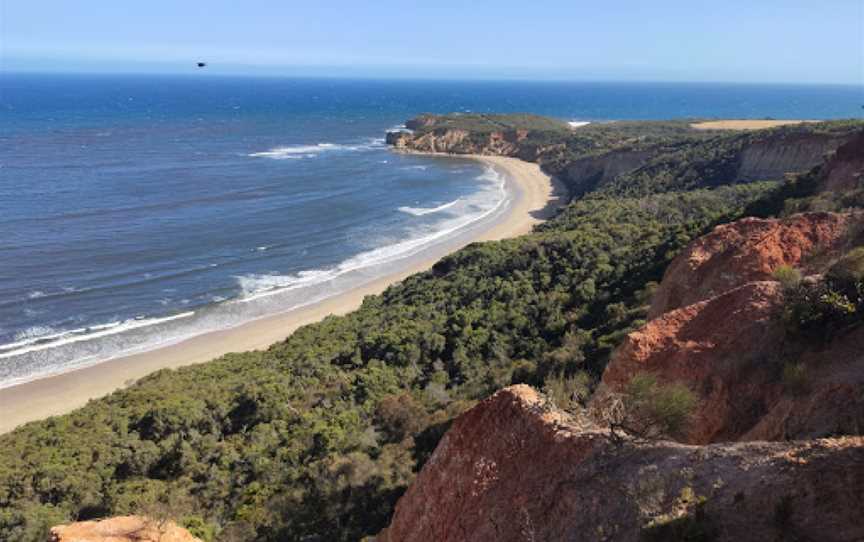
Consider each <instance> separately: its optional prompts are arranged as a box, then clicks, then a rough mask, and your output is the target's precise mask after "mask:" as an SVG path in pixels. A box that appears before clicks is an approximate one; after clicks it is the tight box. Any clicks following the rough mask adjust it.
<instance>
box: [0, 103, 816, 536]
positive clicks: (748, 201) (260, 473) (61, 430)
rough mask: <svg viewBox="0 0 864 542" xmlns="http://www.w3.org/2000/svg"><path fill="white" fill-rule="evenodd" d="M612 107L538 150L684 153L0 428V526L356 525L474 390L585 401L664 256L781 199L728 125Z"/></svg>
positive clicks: (350, 530) (376, 512)
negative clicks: (642, 115) (632, 118)
mask: <svg viewBox="0 0 864 542" xmlns="http://www.w3.org/2000/svg"><path fill="white" fill-rule="evenodd" d="M467 118H468V116H459V121H460V122H465V121H466V119H467ZM470 118H471V122H475V121H476V122H486V123H493V122H494V123H499V124H500V123H502V122H510V123H511V124H510V127H513V128H515V127H518V126H520V124H519V123H523V122H529V121H530V122H535V120H532V119H533V117H532V118H531V119H529V118H528V117H524V118H521V120H519V119H516V120H511V121H506V120H505V118H504V117H497V116H489V115H485V116H482V117H481V118H474V116H471V117H470ZM507 118H510V119H513V117H507ZM517 120H518V122H517ZM538 122H539V121H538ZM549 122H552V123H557V121H549ZM615 124H616V125H617V126H615V127H609V126H603V125H600V126H597V127H591V129H590V130H586V131H585V132H583V130H584V129H579V130H576V131H570V130H569V129H567V130H566V131H563V130H560V129H559V128H558V127H556V126H551V127H549V129H548V130H544V131H543V132H542V134H541V135H538V136H536V137H537V138H538V139H537V141H540V140H543V141H559V142H563V143H564V145H563V146H562V147H561V148H563V149H564V151H561V154H560V155H558V157H557V158H555V159H554V160H553V159H552V158H549V161H546V162H544V164H548V165H549V167H553V166H554V165H556V164H557V166H558V167H564V166H565V165H566V163H567V161H568V160H570V159H571V158H572V157H574V156H575V157H579V156H587V155H589V154H592V153H597V152H606V151H609V150H610V149H613V148H618V147H622V148H623V147H626V148H636V147H638V148H644V149H654V150H653V151H651V152H653V153H655V154H656V155H658V156H659V155H663V154H664V153H666V152H667V151H669V152H673V154H672V155H669V156H674V157H676V158H675V160H671V159H661V158H662V157H660V158H656V164H658V165H656V167H654V166H652V167H654V169H651V170H650V171H651V173H646V174H642V173H640V174H639V175H636V174H634V175H631V176H630V177H628V178H629V179H630V181H628V182H626V183H625V182H623V181H622V182H618V181H617V180H616V181H615V182H611V183H608V184H607V185H605V186H602V187H598V189H597V191H595V192H593V193H591V194H588V195H586V197H584V198H581V199H579V200H577V201H574V202H573V203H572V204H570V205H569V206H568V207H567V208H566V209H565V210H564V211H563V212H562V213H561V215H560V216H559V217H557V218H555V219H553V220H550V221H549V222H547V223H546V224H544V225H543V226H542V227H540V228H538V229H537V231H536V232H535V233H533V234H531V235H526V236H523V237H520V238H518V239H510V240H506V241H501V242H494V243H476V244H472V245H470V246H468V247H466V248H465V249H463V250H461V251H459V252H457V253H455V254H453V255H451V256H449V257H446V258H444V259H443V260H441V261H440V262H439V263H437V264H436V265H435V266H434V267H433V269H431V270H430V271H428V272H426V273H421V274H418V275H414V276H412V277H410V278H408V279H406V280H405V281H404V282H402V283H401V284H398V285H396V286H393V287H391V288H389V289H388V290H387V291H386V292H384V293H383V294H382V295H379V296H372V297H368V298H367V299H366V300H365V301H364V303H363V306H362V307H361V308H360V309H359V310H358V311H356V312H354V313H352V314H349V315H347V316H342V317H330V318H327V319H325V320H324V321H322V322H320V323H317V324H313V325H309V326H306V327H304V328H301V329H299V330H298V331H297V332H295V333H294V334H293V335H292V336H291V337H290V338H289V339H288V340H286V341H285V342H282V343H279V344H275V345H273V346H272V347H271V348H270V349H268V350H267V351H265V352H248V353H243V354H230V355H227V356H224V357H222V358H219V359H217V360H214V361H212V362H210V363H207V364H203V365H200V366H193V367H187V368H183V369H179V370H175V371H170V370H163V371H159V372H157V373H154V374H152V375H150V376H148V377H146V378H144V379H142V380H141V381H139V382H138V383H136V384H134V385H132V386H130V387H129V388H127V389H125V390H122V391H118V392H116V393H114V394H112V395H110V396H108V397H106V398H103V399H100V400H97V401H92V402H90V403H89V404H88V405H87V406H85V407H84V408H81V409H79V410H77V411H75V412H73V413H71V414H68V415H65V416H60V417H55V418H51V419H48V420H45V421H41V422H38V423H32V424H28V425H26V426H24V427H22V428H19V429H18V430H16V431H14V432H13V433H10V434H7V435H3V436H0V540H10V541H19V540H24V541H31V540H32V541H35V540H39V541H42V540H44V539H45V531H46V529H47V527H48V526H50V525H54V524H57V523H60V522H62V521H65V520H69V519H88V518H93V517H101V516H105V515H112V514H122V513H129V512H145V513H146V512H148V511H153V510H165V509H167V510H170V511H171V514H172V515H173V517H175V518H178V520H179V521H181V522H182V523H183V524H185V525H188V526H190V527H192V528H194V530H195V532H196V533H200V534H201V535H202V536H203V537H205V538H206V539H213V538H216V539H219V540H253V539H254V540H280V541H281V540H301V539H302V540H357V539H359V538H362V537H363V536H365V535H370V534H374V533H376V532H377V531H379V530H380V529H381V528H382V527H384V526H385V525H386V523H387V522H388V520H389V517H390V514H391V512H392V510H393V506H394V503H395V502H396V500H397V499H398V497H399V496H400V495H401V494H402V492H403V491H404V490H405V488H406V487H407V484H408V483H410V481H411V480H412V479H413V477H414V475H415V473H416V472H417V470H418V469H419V468H420V467H421V466H422V464H423V463H424V462H425V461H426V460H427V459H428V457H429V455H430V454H431V453H432V451H433V450H434V448H435V446H436V444H437V443H438V441H439V439H440V438H441V436H442V435H443V433H444V432H445V431H446V429H447V427H448V426H449V424H450V422H451V421H452V419H453V418H454V417H455V416H456V415H458V414H459V413H460V412H463V411H464V410H465V409H467V408H470V406H472V405H473V404H474V402H475V401H477V400H479V399H482V398H484V397H486V396H487V395H489V394H490V393H492V392H494V391H495V390H496V389H498V388H500V387H502V386H506V385H508V384H511V383H520V382H525V383H529V384H532V385H535V386H538V387H541V388H544V387H545V389H546V390H548V391H549V392H550V393H551V394H552V395H553V396H554V397H555V399H556V400H558V401H561V402H564V403H567V404H568V405H575V404H576V403H579V402H580V401H582V400H584V396H585V395H586V394H587V393H588V392H589V391H590V389H591V388H592V387H593V385H594V384H595V383H596V381H597V379H598V378H599V375H600V374H601V373H602V371H603V368H604V367H605V364H606V362H607V359H608V357H609V354H610V352H611V351H612V349H613V348H614V347H615V346H616V345H617V344H619V343H620V341H621V340H622V338H623V337H624V336H625V334H626V333H627V332H629V331H630V330H632V329H634V328H635V327H637V326H639V325H641V324H642V323H643V322H644V318H645V314H646V311H647V304H648V303H649V302H650V294H651V292H652V291H653V288H654V287H656V283H657V281H659V280H660V278H661V277H662V274H663V271H664V269H665V267H666V266H667V264H668V263H669V261H670V260H671V259H672V258H673V257H674V256H675V254H676V253H677V252H678V251H679V250H680V249H681V248H682V247H683V246H684V245H685V244H686V243H688V242H689V241H690V240H692V239H693V238H695V237H697V236H699V235H701V234H703V233H704V232H706V231H707V230H709V229H710V228H712V227H713V226H714V225H716V224H718V223H722V222H726V221H730V220H734V219H736V218H738V217H740V216H742V214H743V213H745V212H746V211H745V210H746V209H753V208H754V205H757V203H758V204H760V205H762V208H767V207H768V203H771V202H776V200H777V199H778V196H777V193H778V190H779V188H778V186H779V184H778V183H776V182H763V183H753V184H737V185H725V184H724V182H723V175H724V172H725V171H726V169H725V168H726V166H725V165H724V164H725V160H726V158H724V157H725V156H726V154H725V151H724V152H718V153H717V154H716V163H715V162H714V160H715V158H712V156H714V154H712V153H711V152H710V147H709V146H707V145H708V143H709V142H710V141H714V140H716V139H717V138H723V137H731V138H732V139H733V140H734V139H735V138H737V137H739V136H737V135H736V136H717V135H716V134H711V135H704V134H702V133H699V134H698V135H691V134H690V132H691V131H690V130H689V129H688V128H686V126H684V124H683V123H647V124H644V125H642V126H641V128H640V124H639V123H615ZM557 125H560V123H557ZM814 126H819V125H814ZM586 128H589V127H586ZM577 134H582V135H577ZM585 134H587V135H585ZM532 137H534V136H532ZM556 138H557V139H556ZM529 139H530V138H529ZM532 141H533V140H532ZM532 141H528V142H527V143H526V145H531V144H534V143H532ZM703 143H705V145H706V146H703ZM730 144H731V143H730ZM670 148H674V149H673V150H669V149H670ZM688 149H690V150H688ZM653 163H655V162H652V164H653ZM706 172H713V173H711V174H710V178H704V179H703V178H701V177H700V175H707V174H708V173H706ZM652 179H654V180H652ZM731 180H732V179H726V181H727V182H728V181H731ZM628 183H635V184H632V185H631V184H628ZM772 198H773V199H772ZM766 202H767V203H766ZM634 386H635V388H634V390H633V391H634V393H633V394H632V395H633V404H632V405H631V406H634V411H639V412H643V413H648V414H649V415H650V416H651V417H652V418H656V419H658V420H660V424H659V425H657V426H656V427H657V429H658V430H659V431H660V432H662V433H669V434H672V433H675V432H678V431H681V430H683V428H684V427H685V425H686V424H685V423H684V422H685V419H686V410H687V409H686V408H685V407H687V405H688V404H690V402H691V400H692V396H688V395H687V393H689V392H686V390H681V389H678V388H676V387H672V388H668V387H664V386H658V385H657V384H656V382H655V383H653V384H652V383H650V382H642V381H639V382H637V383H636V384H635V385H634ZM688 397H689V399H688ZM640 409H642V410H640ZM653 430H654V429H653V428H652V431H653Z"/></svg>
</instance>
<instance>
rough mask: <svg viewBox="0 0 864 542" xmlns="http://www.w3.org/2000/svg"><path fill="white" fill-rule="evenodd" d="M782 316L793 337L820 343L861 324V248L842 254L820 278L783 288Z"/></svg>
mask: <svg viewBox="0 0 864 542" xmlns="http://www.w3.org/2000/svg"><path fill="white" fill-rule="evenodd" d="M781 282H782V281H781ZM783 316H784V319H785V322H786V325H787V328H788V330H789V332H790V334H791V335H792V336H793V337H802V338H808V339H813V340H818V341H822V342H825V341H828V340H829V339H830V338H831V337H833V336H834V335H835V334H836V333H838V332H841V331H844V330H845V329H848V328H850V327H853V326H857V325H860V324H861V323H862V322H864V247H858V248H855V249H852V250H851V251H849V252H847V253H846V254H845V255H843V256H842V257H841V258H840V259H839V260H838V261H837V262H836V263H835V264H834V265H832V266H831V268H830V269H829V270H828V272H827V273H826V274H825V277H824V278H821V279H817V280H809V281H806V282H802V281H801V280H800V277H799V279H798V280H797V281H796V282H795V283H794V284H793V283H790V284H789V285H788V286H786V287H785V308H784V314H783Z"/></svg>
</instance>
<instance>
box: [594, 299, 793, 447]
mask: <svg viewBox="0 0 864 542" xmlns="http://www.w3.org/2000/svg"><path fill="white" fill-rule="evenodd" d="M782 300H783V296H782V293H781V291H780V285H779V284H778V283H776V282H751V283H748V284H745V285H744V286H741V287H738V288H735V289H733V290H730V291H728V292H725V293H723V294H721V295H718V296H716V297H713V298H711V299H708V300H706V301H701V302H699V303H693V304H691V305H687V306H686V307H682V308H680V309H676V310H673V311H670V312H667V313H665V314H663V315H662V316H660V317H658V318H655V319H653V320H651V321H650V322H648V324H646V325H645V326H644V327H643V328H641V329H640V330H638V331H635V332H633V333H631V334H630V335H629V336H628V337H627V339H626V340H625V341H624V344H622V345H621V346H620V347H619V349H618V350H616V352H615V354H614V355H613V358H612V360H611V361H610V362H609V365H608V366H607V368H606V371H605V372H604V373H603V387H601V389H600V390H598V393H597V394H596V396H595V398H594V403H595V405H600V404H602V403H603V402H604V401H605V400H606V395H607V394H608V392H610V391H611V392H622V391H624V390H625V389H626V387H627V385H628V383H629V382H630V381H631V380H632V378H633V377H634V376H635V375H636V374H638V373H642V372H650V373H652V374H654V375H656V376H657V380H658V381H659V382H664V383H669V382H682V383H684V384H686V385H687V386H688V387H689V388H691V389H692V390H693V391H694V392H695V393H696V394H697V396H698V398H699V405H698V407H697V409H696V413H695V416H694V421H693V423H692V424H691V430H690V434H689V436H688V438H687V441H688V442H691V443H694V444H696V443H698V444H703V443H708V442H719V441H728V440H735V439H736V438H737V437H738V436H740V435H741V434H743V433H744V432H746V431H747V430H749V429H750V428H751V427H752V426H753V425H755V424H756V423H757V422H758V420H759V418H760V416H761V415H763V414H764V412H765V407H764V404H763V401H764V397H765V395H766V393H768V392H770V391H771V389H772V387H779V386H781V384H780V378H779V375H778V373H779V371H778V369H777V363H774V360H773V359H771V356H772V354H773V353H774V351H775V350H776V348H777V345H778V344H779V343H780V342H781V341H782V338H783V326H782V324H781V322H779V321H778V320H779V319H778V318H777V315H778V312H779V308H780V307H781V306H782ZM771 395H774V393H771Z"/></svg>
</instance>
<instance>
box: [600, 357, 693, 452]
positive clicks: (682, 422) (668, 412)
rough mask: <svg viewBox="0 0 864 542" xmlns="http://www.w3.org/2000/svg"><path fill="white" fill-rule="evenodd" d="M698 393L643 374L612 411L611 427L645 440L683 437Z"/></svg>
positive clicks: (611, 429) (614, 435)
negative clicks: (660, 381) (663, 382)
mask: <svg viewBox="0 0 864 542" xmlns="http://www.w3.org/2000/svg"><path fill="white" fill-rule="evenodd" d="M695 407H696V396H695V395H694V394H693V392H692V391H690V390H689V389H688V388H687V386H685V385H683V384H678V383H670V384H661V383H659V382H657V377H656V376H654V375H653V374H650V373H639V374H637V375H635V376H634V377H633V379H632V380H631V381H630V383H629V384H628V385H627V388H626V389H625V391H624V393H623V396H622V398H621V403H620V404H619V405H616V406H615V407H614V408H613V411H612V412H611V413H610V419H609V420H608V421H609V428H610V431H611V434H612V436H613V438H617V433H616V432H617V431H624V432H626V433H627V434H628V435H631V436H635V437H637V438H641V439H660V438H681V437H684V436H685V435H686V434H687V429H688V428H689V422H690V417H691V415H692V413H693V409H694V408H695Z"/></svg>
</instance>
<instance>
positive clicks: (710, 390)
mask: <svg viewBox="0 0 864 542" xmlns="http://www.w3.org/2000/svg"><path fill="white" fill-rule="evenodd" d="M862 227H864V215H862V214H861V213H847V214H838V213H807V214H802V215H795V216H792V217H790V218H788V219H784V220H760V219H752V218H750V219H744V220H740V221H738V222H734V223H732V224H727V225H724V226H720V227H718V228H716V229H715V230H714V231H713V232H712V233H710V234H708V235H706V236H704V237H702V238H700V239H698V240H696V241H694V242H693V243H691V244H690V245H689V246H688V247H687V248H686V249H685V250H684V251H683V253H682V254H681V255H679V256H678V257H677V258H676V259H675V260H674V261H673V263H672V264H671V265H670V266H669V268H668V270H667V272H666V274H665V276H664V278H663V282H662V283H661V285H660V287H659V288H658V291H657V294H656V296H655V299H654V303H653V304H652V307H651V311H650V317H651V320H650V321H649V322H648V323H647V324H646V325H645V326H644V327H643V328H641V329H639V330H638V331H635V332H633V333H631V334H630V335H629V336H628V337H627V338H626V340H625V341H624V343H623V344H622V345H621V346H620V347H619V348H618V349H617V350H616V351H615V353H614V355H613V356H612V359H611V360H610V362H609V365H608V366H607V368H606V370H605V372H604V374H603V384H602V386H601V388H600V389H599V390H598V393H597V395H596V396H595V398H594V403H595V406H597V407H599V406H601V405H602V404H603V401H606V400H608V398H609V397H610V396H611V394H614V393H616V392H622V391H623V390H624V389H625V388H626V386H627V384H628V383H629V382H630V380H631V379H632V378H633V376H634V375H636V374H637V373H640V372H649V373H652V374H654V375H656V376H657V378H658V380H659V381H661V382H680V383H684V384H686V385H687V386H688V387H689V388H690V389H691V390H692V391H693V392H695V393H696V395H697V396H698V398H699V406H698V407H697V410H696V416H695V419H694V423H693V424H692V429H691V431H690V434H689V436H688V439H687V440H688V441H689V442H691V443H709V442H722V441H730V440H757V439H771V440H774V439H789V438H812V437H817V436H826V435H832V434H838V433H840V434H860V433H861V430H862V428H864V396H862V394H861V391H860V390H861V389H864V332H862V331H861V330H855V331H852V332H850V333H846V334H844V335H841V336H839V337H837V338H835V339H834V340H833V341H831V343H830V344H827V345H803V346H802V345H800V344H793V345H790V344H788V341H787V337H786V330H785V326H784V324H783V321H782V319H781V311H782V307H783V302H784V297H783V293H782V291H781V287H780V283H779V282H776V281H773V280H772V273H773V271H774V270H775V269H777V268H778V267H779V266H781V265H791V266H793V267H796V268H799V269H801V270H803V272H804V273H805V274H815V273H822V272H824V271H825V270H826V269H827V267H828V265H829V264H830V263H831V262H832V261H833V260H834V259H836V258H837V257H838V256H839V255H841V254H842V253H844V252H845V251H847V250H849V249H850V248H851V247H852V246H853V245H855V244H860V239H859V237H860V231H861V229H862ZM790 361H796V362H801V363H803V364H804V366H805V367H806V368H807V371H808V374H807V386H806V389H803V390H796V392H795V393H792V392H790V390H788V389H786V388H787V387H786V385H785V384H784V382H783V379H782V371H783V367H784V364H785V363H788V362H790Z"/></svg>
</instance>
